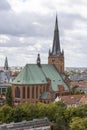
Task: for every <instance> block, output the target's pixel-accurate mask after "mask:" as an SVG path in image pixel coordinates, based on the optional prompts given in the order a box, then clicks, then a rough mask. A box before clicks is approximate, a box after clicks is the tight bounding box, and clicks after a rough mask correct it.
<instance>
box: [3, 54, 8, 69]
mask: <svg viewBox="0 0 87 130" xmlns="http://www.w3.org/2000/svg"><path fill="white" fill-rule="evenodd" d="M4 70H8V59H7V57H6V58H5V64H4Z"/></svg>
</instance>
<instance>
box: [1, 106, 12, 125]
mask: <svg viewBox="0 0 87 130" xmlns="http://www.w3.org/2000/svg"><path fill="white" fill-rule="evenodd" d="M12 109H13V108H12V107H10V106H8V105H4V106H2V107H0V123H9V122H11V120H10V119H11V117H10V113H11V111H12Z"/></svg>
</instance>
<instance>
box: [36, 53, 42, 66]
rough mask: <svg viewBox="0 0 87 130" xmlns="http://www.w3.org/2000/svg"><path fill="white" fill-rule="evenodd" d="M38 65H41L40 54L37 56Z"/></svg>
mask: <svg viewBox="0 0 87 130" xmlns="http://www.w3.org/2000/svg"><path fill="white" fill-rule="evenodd" d="M37 65H38V66H39V67H41V59H40V54H38V57H37Z"/></svg>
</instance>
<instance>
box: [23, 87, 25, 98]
mask: <svg viewBox="0 0 87 130" xmlns="http://www.w3.org/2000/svg"><path fill="white" fill-rule="evenodd" d="M23 98H25V87H23Z"/></svg>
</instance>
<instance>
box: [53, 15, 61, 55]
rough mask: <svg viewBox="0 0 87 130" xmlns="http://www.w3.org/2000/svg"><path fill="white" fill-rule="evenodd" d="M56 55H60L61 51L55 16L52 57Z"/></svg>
mask: <svg viewBox="0 0 87 130" xmlns="http://www.w3.org/2000/svg"><path fill="white" fill-rule="evenodd" d="M58 53H61V49H60V40H59V30H58V20H57V15H56V21H55V30H54V39H53V47H52V56H56V55H57V54H58Z"/></svg>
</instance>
